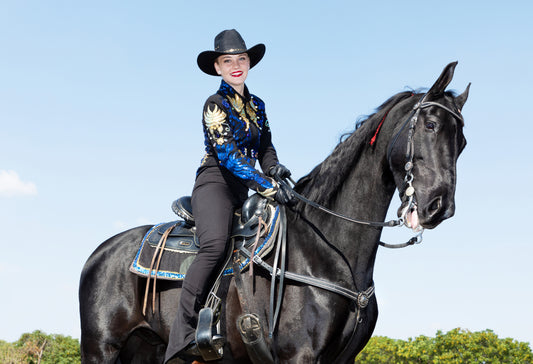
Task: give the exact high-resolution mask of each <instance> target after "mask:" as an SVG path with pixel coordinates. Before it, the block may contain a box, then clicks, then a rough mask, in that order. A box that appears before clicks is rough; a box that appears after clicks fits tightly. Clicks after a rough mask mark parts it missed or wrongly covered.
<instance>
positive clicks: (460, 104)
mask: <svg viewBox="0 0 533 364" xmlns="http://www.w3.org/2000/svg"><path fill="white" fill-rule="evenodd" d="M470 85H471V83H469V84H468V86H466V90H465V91H464V92H463V93H462V94H460V95H459V96H457V97H456V98H455V104H456V105H457V108H458V109H459V110H462V109H463V106H464V104H465V102H466V99H468V93H469V92H470Z"/></svg>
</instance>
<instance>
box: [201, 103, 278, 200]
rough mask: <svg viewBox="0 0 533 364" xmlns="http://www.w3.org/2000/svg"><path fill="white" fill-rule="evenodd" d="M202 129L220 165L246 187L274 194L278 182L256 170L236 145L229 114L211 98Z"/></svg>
mask: <svg viewBox="0 0 533 364" xmlns="http://www.w3.org/2000/svg"><path fill="white" fill-rule="evenodd" d="M203 126H204V133H205V135H206V138H207V140H208V141H209V144H210V147H211V149H212V151H213V152H214V154H215V156H216V157H217V159H218V161H219V163H220V165H222V166H223V167H225V168H226V169H227V170H229V171H230V172H231V173H233V174H234V175H235V176H236V177H238V178H239V179H240V180H241V181H242V182H243V183H244V184H245V185H246V186H247V187H248V188H250V189H252V190H254V191H256V192H258V193H260V194H262V195H263V196H265V197H270V198H273V197H274V195H275V194H276V192H277V189H278V186H277V183H276V182H275V181H274V180H273V179H272V178H270V177H267V176H266V175H265V174H263V173H261V172H259V171H258V170H257V169H255V167H254V163H253V161H252V160H250V159H249V158H248V157H246V156H245V155H244V154H243V153H242V152H241V151H240V150H239V148H237V145H236V143H235V141H234V138H233V130H232V127H231V123H230V122H229V116H228V115H227V113H226V112H225V111H224V108H223V107H222V105H220V104H218V103H217V102H215V100H214V99H212V98H210V99H208V100H207V102H206V104H205V106H204V113H203Z"/></svg>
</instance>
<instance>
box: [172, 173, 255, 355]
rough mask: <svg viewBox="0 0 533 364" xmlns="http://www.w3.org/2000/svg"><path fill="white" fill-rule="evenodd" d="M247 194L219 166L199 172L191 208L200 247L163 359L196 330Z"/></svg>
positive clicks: (191, 268) (190, 268)
mask: <svg viewBox="0 0 533 364" xmlns="http://www.w3.org/2000/svg"><path fill="white" fill-rule="evenodd" d="M247 195H248V189H247V188H246V187H245V186H244V185H242V184H241V183H239V182H237V181H236V180H234V179H233V178H231V177H230V178H228V177H227V176H226V178H224V176H223V175H222V174H221V173H220V170H219V169H218V168H216V170H211V168H210V170H207V171H204V172H202V173H201V174H199V175H198V178H197V179H196V183H195V185H194V189H193V193H192V208H193V214H194V220H195V223H196V233H197V234H198V240H199V242H200V251H199V253H198V255H197V256H196V258H195V259H194V261H193V262H192V264H191V266H190V267H189V269H188V271H187V274H186V276H185V279H184V280H183V286H182V290H181V297H180V303H179V306H178V312H177V316H176V319H175V320H174V323H173V325H172V328H171V330H170V337H169V343H168V347H167V352H166V359H165V362H166V361H167V360H169V359H171V358H172V357H173V356H174V355H176V354H177V353H178V352H179V351H180V350H182V349H184V348H185V347H186V346H187V345H188V344H189V343H190V342H191V341H192V340H194V335H195V332H196V324H197V321H198V312H199V311H200V309H201V307H202V305H203V304H204V303H205V300H206V298H207V297H206V296H207V294H208V293H209V290H210V288H211V286H212V284H213V283H214V280H215V279H216V277H217V275H218V273H219V272H220V269H222V268H223V267H222V264H223V262H224V258H225V256H226V250H227V248H228V245H229V244H228V241H229V234H230V232H231V223H232V218H233V212H234V210H235V209H236V208H238V207H240V206H241V205H242V204H243V203H244V201H245V200H246V197H247Z"/></svg>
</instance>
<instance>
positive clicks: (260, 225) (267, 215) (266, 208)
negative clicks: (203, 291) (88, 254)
mask: <svg viewBox="0 0 533 364" xmlns="http://www.w3.org/2000/svg"><path fill="white" fill-rule="evenodd" d="M172 210H173V211H174V213H176V215H178V216H179V217H181V218H182V219H183V220H177V221H171V222H165V223H160V224H157V225H154V226H153V227H152V228H151V229H150V230H149V231H148V232H147V233H146V235H145V236H144V238H143V240H142V242H141V246H140V247H139V250H138V251H137V254H136V255H135V257H134V259H133V262H132V264H131V265H130V271H131V272H132V273H135V274H137V275H140V276H144V277H148V276H150V277H153V278H154V277H157V279H164V280H183V279H184V278H185V275H186V272H187V269H188V268H189V266H190V265H191V263H192V261H193V260H194V257H195V255H196V254H197V253H198V251H199V250H200V245H199V242H198V237H197V236H196V227H195V222H194V216H193V214H192V206H191V198H190V196H186V197H181V198H179V199H177V200H176V201H174V202H173V203H172ZM278 216H279V206H278V205H277V204H275V203H274V202H270V201H269V200H267V199H266V198H264V197H262V196H261V195H259V194H254V195H252V196H250V197H249V198H248V199H247V200H246V201H245V203H244V204H243V206H242V208H241V209H239V210H237V211H236V212H235V214H234V217H233V227H232V231H231V234H230V238H231V239H232V241H233V244H234V249H238V250H240V249H242V248H244V249H245V250H246V251H248V252H249V253H251V255H259V257H263V256H265V255H267V254H268V253H269V252H270V251H271V250H272V247H273V240H274V239H273V238H272V237H273V236H275V233H276V231H277V228H278V224H277V221H278ZM163 238H164V239H163ZM162 240H165V241H164V244H163V241H162ZM248 255H250V254H248ZM156 257H157V258H156ZM154 258H156V260H157V261H158V264H156V263H155V260H154ZM249 258H250V257H249ZM249 258H248V259H245V260H243V261H242V264H241V266H240V269H241V270H244V269H245V268H247V267H248V266H249V265H250V259H249ZM231 274H233V267H232V266H231V265H228V266H227V267H225V268H224V271H223V275H231Z"/></svg>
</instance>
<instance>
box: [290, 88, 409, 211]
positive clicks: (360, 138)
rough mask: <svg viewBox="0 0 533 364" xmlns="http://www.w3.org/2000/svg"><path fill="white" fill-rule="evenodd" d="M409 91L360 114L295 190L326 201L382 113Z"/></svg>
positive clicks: (365, 142) (370, 134) (370, 135)
mask: <svg viewBox="0 0 533 364" xmlns="http://www.w3.org/2000/svg"><path fill="white" fill-rule="evenodd" d="M412 95H414V93H413V92H412V91H404V92H400V93H398V94H396V95H394V96H392V97H391V98H389V99H388V100H387V101H385V102H384V103H383V104H382V105H381V106H379V107H378V108H377V109H376V112H375V113H373V114H371V115H369V116H367V117H363V118H360V119H359V120H358V121H357V122H356V127H355V130H354V131H353V132H351V133H347V134H344V135H343V136H342V137H341V141H340V142H339V144H337V146H336V147H335V149H334V150H333V152H332V153H331V154H330V155H329V156H328V157H327V158H326V159H325V160H324V161H323V162H322V163H320V164H319V165H317V166H316V167H315V168H314V169H313V170H312V171H311V172H310V173H309V174H307V175H306V176H304V177H302V178H301V179H300V180H299V181H298V183H297V184H296V186H295V190H296V192H298V193H301V194H303V195H304V196H306V197H307V198H309V199H310V200H312V201H315V202H317V203H319V204H325V203H327V201H329V200H330V199H331V198H332V197H333V195H334V194H335V193H336V192H337V191H338V190H339V188H340V186H341V184H342V183H343V181H344V180H345V179H346V178H347V176H348V174H349V173H350V171H351V170H352V168H353V166H354V164H355V163H356V161H357V160H358V159H359V156H360V155H361V152H362V150H363V148H365V147H369V143H370V140H371V138H372V137H373V136H374V134H375V133H376V130H377V127H378V125H379V123H380V122H381V120H382V119H383V118H384V116H385V115H386V114H387V113H388V111H389V110H390V109H391V108H392V107H394V106H395V105H396V104H398V103H399V102H401V101H403V100H405V99H407V98H409V97H411V96H412Z"/></svg>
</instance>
